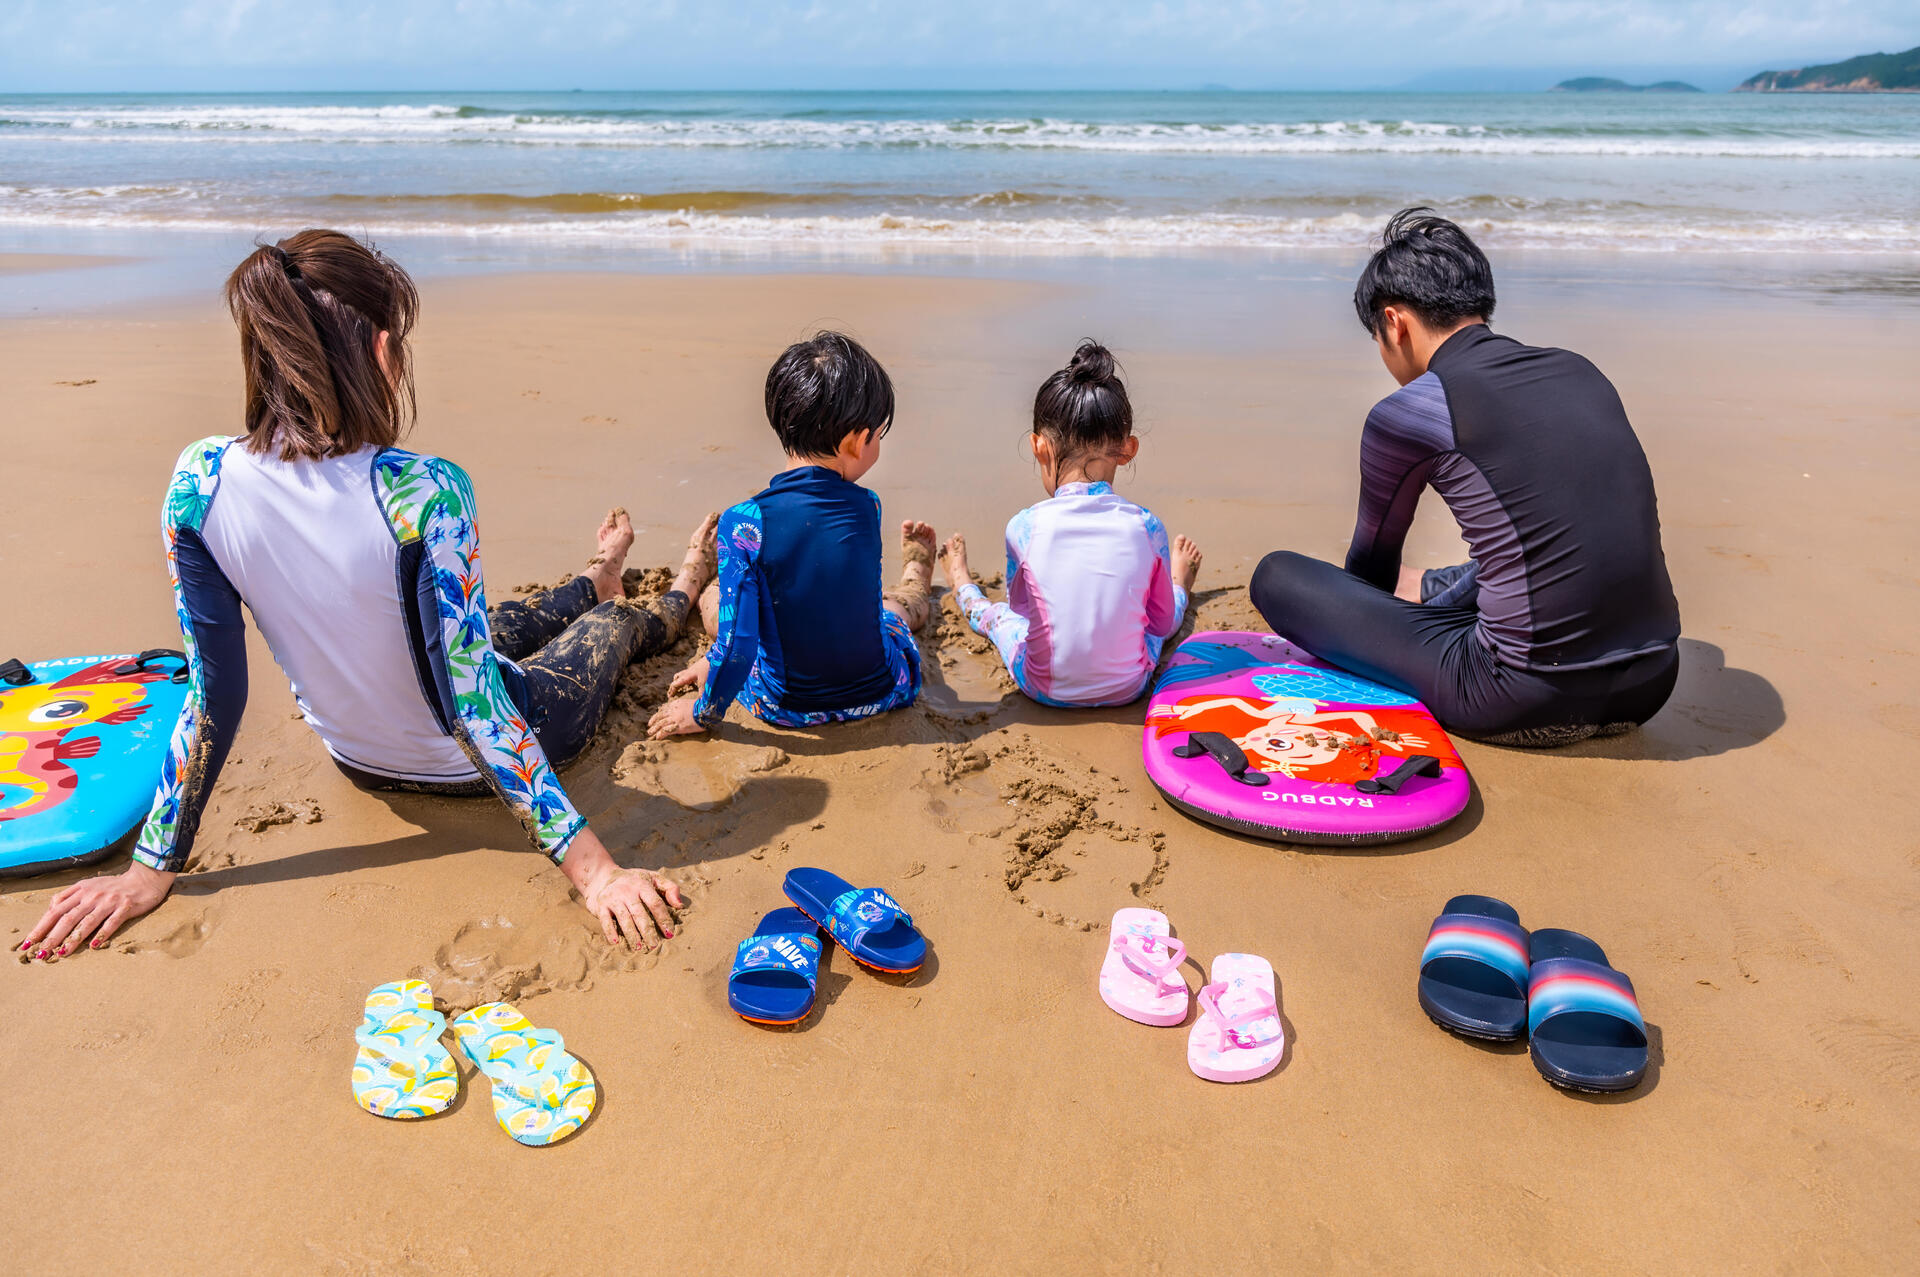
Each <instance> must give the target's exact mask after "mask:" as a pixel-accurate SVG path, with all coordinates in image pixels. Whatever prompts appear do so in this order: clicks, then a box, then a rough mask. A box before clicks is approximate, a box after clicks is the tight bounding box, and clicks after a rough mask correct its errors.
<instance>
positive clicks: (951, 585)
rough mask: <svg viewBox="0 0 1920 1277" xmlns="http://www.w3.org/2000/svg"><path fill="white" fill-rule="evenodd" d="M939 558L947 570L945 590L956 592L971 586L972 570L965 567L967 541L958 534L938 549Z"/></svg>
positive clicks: (949, 538)
mask: <svg viewBox="0 0 1920 1277" xmlns="http://www.w3.org/2000/svg"><path fill="white" fill-rule="evenodd" d="M940 558H941V560H942V562H943V563H944V564H945V565H946V569H947V588H948V589H949V590H957V589H959V588H960V587H961V586H963V585H972V584H973V569H972V568H970V567H968V566H967V539H966V538H965V537H963V536H961V535H960V534H959V533H958V532H956V533H954V534H953V535H952V536H950V537H948V538H947V543H946V544H945V545H943V546H941V547H940Z"/></svg>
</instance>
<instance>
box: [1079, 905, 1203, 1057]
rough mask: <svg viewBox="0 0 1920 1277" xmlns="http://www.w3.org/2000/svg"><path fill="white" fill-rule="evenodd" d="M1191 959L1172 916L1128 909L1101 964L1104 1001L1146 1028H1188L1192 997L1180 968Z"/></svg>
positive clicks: (1112, 933) (1118, 917)
mask: <svg viewBox="0 0 1920 1277" xmlns="http://www.w3.org/2000/svg"><path fill="white" fill-rule="evenodd" d="M1186 958H1187V946H1185V945H1184V944H1181V943H1180V942H1179V941H1178V940H1175V939H1174V938H1173V927H1172V926H1171V925H1170V924H1169V923H1168V922H1167V915H1166V914H1164V913H1161V912H1160V911H1159V910H1157V909H1122V910H1121V911H1120V912H1118V913H1116V914H1114V915H1113V929H1112V930H1111V931H1110V932H1109V933H1108V943H1107V959H1106V961H1105V962H1103V963H1101V964H1100V1000H1101V1001H1102V1002H1105V1003H1106V1004H1107V1005H1108V1006H1110V1007H1112V1008H1113V1009H1114V1010H1115V1011H1118V1012H1119V1013H1120V1014H1121V1015H1124V1016H1126V1017H1127V1018H1128V1019H1129V1020H1135V1021H1138V1022H1139V1023H1141V1024H1152V1025H1156V1026H1158V1027H1161V1028H1170V1027H1172V1026H1173V1025H1176V1024H1184V1023H1185V1022H1186V1019H1187V1009H1188V1006H1189V1004H1190V995H1189V994H1188V993H1187V982H1186V980H1185V979H1184V978H1183V977H1182V976H1181V975H1180V964H1181V963H1182V962H1184V961H1186Z"/></svg>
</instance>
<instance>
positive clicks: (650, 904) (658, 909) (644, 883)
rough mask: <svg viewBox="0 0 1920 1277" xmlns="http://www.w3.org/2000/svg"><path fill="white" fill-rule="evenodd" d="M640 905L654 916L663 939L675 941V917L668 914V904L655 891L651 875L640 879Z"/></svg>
mask: <svg viewBox="0 0 1920 1277" xmlns="http://www.w3.org/2000/svg"><path fill="white" fill-rule="evenodd" d="M640 903H641V904H643V905H645V906H646V907H647V912H648V913H649V914H651V915H653V921H654V923H655V925H657V926H658V927H659V928H660V936H661V938H662V939H664V940H671V939H673V915H672V914H670V913H668V912H667V902H666V901H664V900H662V899H661V898H660V893H659V892H658V891H655V890H654V887H653V875H651V874H646V875H643V876H642V877H641V879H640Z"/></svg>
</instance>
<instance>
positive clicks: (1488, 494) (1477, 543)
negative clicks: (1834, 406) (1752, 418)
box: [1347, 324, 1680, 671]
mask: <svg viewBox="0 0 1920 1277" xmlns="http://www.w3.org/2000/svg"><path fill="white" fill-rule="evenodd" d="M1427 484H1432V485H1433V487H1434V490H1435V491H1437V492H1438V493H1439V494H1440V496H1441V497H1442V498H1443V499H1444V500H1445V501H1446V503H1447V506H1448V508H1449V509H1451V510H1452V511H1453V517H1454V518H1455V520H1457V521H1458V522H1459V524H1460V530H1461V533H1462V534H1463V535H1464V536H1465V537H1466V540H1467V545H1468V546H1469V547H1470V548H1471V550H1472V553H1473V559H1474V563H1475V564H1476V565H1477V572H1476V576H1477V579H1478V584H1479V593H1478V600H1477V604H1476V606H1477V607H1478V610H1479V614H1480V619H1479V623H1478V628H1479V634H1480V638H1481V639H1482V641H1483V642H1484V643H1485V644H1486V645H1487V646H1488V647H1489V648H1491V649H1492V651H1493V653H1494V655H1495V656H1496V657H1497V658H1499V659H1500V660H1501V661H1502V662H1503V663H1505V664H1508V665H1512V666H1516V667H1518V668H1520V669H1526V670H1539V671H1549V670H1577V669H1592V668H1596V667H1600V666H1606V665H1614V664H1618V663H1620V662H1623V661H1627V660H1631V659H1632V658H1634V657H1636V656H1644V655H1647V654H1649V653H1652V652H1658V651H1660V650H1662V649H1664V648H1668V647H1671V646H1672V645H1673V644H1674V643H1675V642H1677V641H1678V639H1679V637H1680V608H1679V605H1678V604H1677V603H1676V602H1675V601H1674V597H1673V585H1672V582H1671V581H1669V580H1668V578H1667V564H1666V558H1665V556H1664V555H1663V554H1662V552H1661V549H1660V517H1659V513H1658V510H1657V509H1656V506H1655V502H1654V494H1653V473H1652V471H1651V470H1650V469H1649V468H1648V466H1647V457H1646V454H1645V453H1644V452H1643V451H1641V448H1640V440H1639V439H1638V438H1637V437H1636V436H1635V435H1634V433H1633V427H1632V426H1631V425H1629V424H1628V422H1627V414H1626V410H1625V408H1623V407H1622V406H1621V403H1620V396H1619V394H1618V393H1617V392H1616V391H1615V390H1614V388H1613V385H1612V383H1611V382H1609V381H1608V380H1607V379H1606V378H1605V377H1604V376H1602V375H1601V374H1600V370H1599V369H1597V368H1595V367H1594V366H1593V365H1592V364H1591V363H1588V362H1587V361H1586V360H1585V359H1583V358H1581V357H1580V356H1579V355H1576V354H1573V353H1572V352H1570V351H1565V350H1554V349H1550V348H1544V347H1535V346H1525V345H1522V344H1521V343H1519V342H1517V341H1515V340H1513V339H1512V338H1511V337H1502V336H1500V335H1498V334H1496V333H1494V332H1493V331H1492V330H1491V329H1489V328H1488V327H1487V326H1486V325H1485V324H1473V325H1470V326H1469V327H1466V328H1463V329H1461V330H1460V331H1459V332H1457V333H1455V334H1454V335H1453V336H1451V337H1449V338H1447V340H1446V341H1445V342H1444V343H1443V344H1442V345H1441V346H1440V349H1439V350H1437V351H1435V352H1434V355H1433V359H1432V360H1431V361H1430V362H1429V364H1428V370H1427V372H1426V373H1425V374H1424V375H1422V376H1420V377H1417V378H1415V379H1414V380H1413V381H1410V382H1408V383H1407V384H1406V385H1405V386H1402V387H1401V388H1400V389H1399V390H1398V391H1396V392H1395V393H1393V394H1392V395H1390V396H1388V397H1387V398H1386V399H1383V400H1381V402H1380V403H1379V404H1378V405H1377V406H1376V407H1375V408H1374V410H1373V411H1372V413H1370V414H1369V415H1368V417H1367V425H1366V430H1365V432H1364V433H1363V435H1362V436H1361V442H1360V515H1359V520H1358V523H1357V524H1356V526H1355V527H1354V532H1353V546H1352V548H1351V549H1350V550H1349V551H1348V552H1347V571H1349V572H1351V573H1353V574H1354V575H1355V576H1358V577H1361V578H1363V579H1364V580H1366V581H1368V582H1370V583H1372V584H1373V585H1376V586H1378V587H1380V588H1381V589H1383V590H1392V589H1393V588H1394V584H1395V582H1396V579H1397V577H1398V574H1399V570H1400V550H1401V545H1402V543H1403V542H1404V541H1405V540H1406V535H1407V527H1408V525H1409V524H1411V523H1412V521H1413V511H1414V506H1415V505H1416V504H1417V503H1418V502H1419V500H1420V492H1421V489H1422V488H1424V487H1425V486H1426V485H1427Z"/></svg>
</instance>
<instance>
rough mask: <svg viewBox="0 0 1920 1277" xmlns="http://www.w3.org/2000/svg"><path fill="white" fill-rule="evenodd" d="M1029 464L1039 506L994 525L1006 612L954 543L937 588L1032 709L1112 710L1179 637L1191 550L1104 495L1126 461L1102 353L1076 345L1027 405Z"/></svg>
mask: <svg viewBox="0 0 1920 1277" xmlns="http://www.w3.org/2000/svg"><path fill="white" fill-rule="evenodd" d="M1029 442H1030V443H1031V445H1032V447H1033V459H1034V460H1035V461H1036V462H1038V463H1039V465H1040V485H1041V486H1042V487H1043V488H1045V489H1046V490H1047V500H1045V501H1042V502H1040V503H1039V504H1038V505H1034V506H1029V507H1027V508H1026V509H1025V510H1022V511H1021V512H1020V513H1019V514H1016V515H1014V516H1013V520H1012V521H1011V522H1010V523H1008V524H1007V601H1006V602H1005V603H989V602H987V597H986V595H984V594H982V593H981V592H980V587H979V586H977V585H975V584H974V583H973V574H972V572H971V571H970V570H969V568H968V566H967V543H966V541H965V539H964V538H962V537H959V536H954V537H951V538H949V539H948V541H947V544H946V547H945V549H944V551H943V554H944V556H945V558H946V565H947V583H948V584H949V585H950V586H952V588H953V595H954V600H955V602H957V603H958V604H959V605H960V607H961V609H962V611H964V612H965V613H966V617H967V624H969V625H971V626H972V627H973V628H974V630H975V631H976V632H977V633H980V634H984V635H985V636H986V637H987V638H988V639H990V640H992V642H993V645H994V647H996V648H998V649H999V652H1000V656H1001V659H1002V660H1004V661H1005V662H1006V663H1007V670H1008V672H1009V673H1011V674H1012V675H1013V681H1014V682H1016V683H1018V684H1019V685H1020V690H1021V691H1023V692H1025V693H1026V694H1027V695H1028V696H1031V697H1033V699H1034V700H1036V701H1039V702H1041V703H1042V704H1045V705H1060V706H1092V705H1125V704H1127V703H1128V702H1130V701H1133V700H1137V699H1138V698H1139V697H1140V695H1141V694H1142V693H1143V692H1145V691H1146V690H1147V684H1148V682H1149V681H1150V680H1151V679H1152V677H1153V667H1154V666H1155V665H1156V664H1158V663H1159V660H1160V649H1161V647H1162V646H1163V645H1164V644H1165V642H1166V640H1167V638H1168V637H1169V636H1170V635H1172V634H1173V632H1174V631H1175V630H1177V629H1179V628H1180V621H1181V618H1183V617H1184V616H1185V615H1186V611H1187V593H1188V591H1190V590H1191V589H1192V588H1193V580H1194V577H1195V576H1196V575H1198V573H1199V571H1200V547H1199V546H1197V545H1195V544H1194V543H1193V542H1192V541H1190V540H1188V539H1187V538H1186V537H1183V536H1182V537H1175V538H1174V540H1173V545H1172V547H1171V551H1169V547H1168V545H1167V530H1166V529H1165V528H1164V527H1162V526H1161V525H1160V520H1158V519H1156V518H1154V517H1153V515H1152V514H1151V513H1150V512H1148V511H1147V510H1145V509H1142V508H1141V507H1140V506H1137V505H1135V504H1133V502H1131V501H1127V500H1125V499H1123V498H1122V497H1120V496H1119V495H1118V494H1116V493H1115V492H1114V490H1113V476H1114V474H1115V473H1116V472H1118V470H1119V469H1120V467H1121V466H1124V465H1126V464H1128V463H1129V462H1131V461H1132V460H1133V459H1134V456H1135V455H1136V454H1137V453H1138V452H1139V451H1140V440H1139V439H1137V438H1135V437H1134V433H1133V405H1132V404H1130V403H1129V402H1128V401H1127V388H1126V386H1125V385H1123V384H1122V383H1121V381H1120V378H1119V376H1118V375H1116V373H1115V371H1114V361H1113V355H1112V353H1111V352H1110V351H1108V350H1107V348H1106V347H1105V346H1102V345H1100V344H1099V343H1097V342H1092V341H1088V342H1082V343H1081V345H1080V349H1078V350H1076V351H1075V352H1074V355H1073V360H1072V362H1070V363H1069V364H1068V365H1067V366H1066V367H1065V368H1063V369H1061V370H1060V371H1059V372H1056V373H1054V374H1053V375H1052V376H1051V377H1049V378H1047V380H1046V381H1045V382H1044V383H1043V384H1042V385H1041V387H1040V393H1039V394H1037V395H1036V396H1034V400H1033V437H1032V439H1031V440H1030V441H1029Z"/></svg>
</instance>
